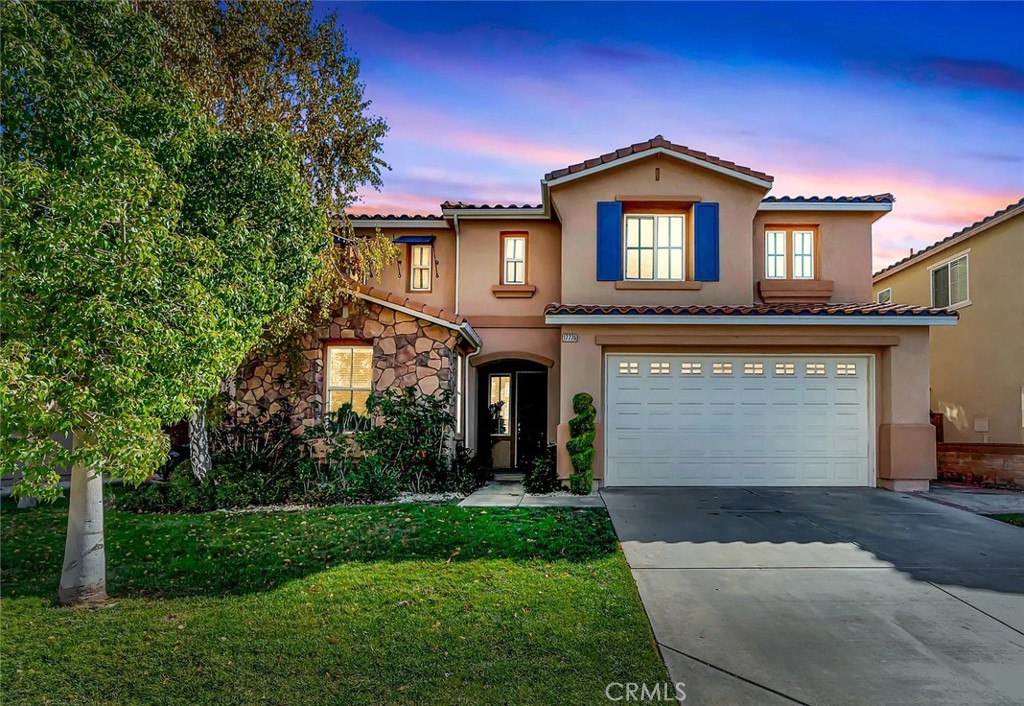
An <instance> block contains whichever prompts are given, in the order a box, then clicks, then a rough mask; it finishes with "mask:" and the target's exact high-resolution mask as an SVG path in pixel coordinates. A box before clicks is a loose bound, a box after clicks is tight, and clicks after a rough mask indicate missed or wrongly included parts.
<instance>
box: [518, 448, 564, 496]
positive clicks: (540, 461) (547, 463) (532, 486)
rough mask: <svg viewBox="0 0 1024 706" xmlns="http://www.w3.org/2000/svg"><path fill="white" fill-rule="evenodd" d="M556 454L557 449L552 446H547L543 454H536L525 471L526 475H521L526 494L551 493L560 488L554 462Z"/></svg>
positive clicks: (560, 482) (560, 483) (560, 484)
mask: <svg viewBox="0 0 1024 706" xmlns="http://www.w3.org/2000/svg"><path fill="white" fill-rule="evenodd" d="M556 453H557V447H556V446H555V445H554V444H548V445H547V448H546V449H545V450H544V453H541V454H537V457H536V458H535V459H534V460H533V465H531V466H530V467H529V468H527V469H526V473H525V474H524V475H523V487H524V488H525V489H526V492H527V493H534V494H539V493H553V492H554V491H556V490H559V489H560V488H561V487H562V481H561V480H559V478H558V469H557V466H556V462H555V454H556Z"/></svg>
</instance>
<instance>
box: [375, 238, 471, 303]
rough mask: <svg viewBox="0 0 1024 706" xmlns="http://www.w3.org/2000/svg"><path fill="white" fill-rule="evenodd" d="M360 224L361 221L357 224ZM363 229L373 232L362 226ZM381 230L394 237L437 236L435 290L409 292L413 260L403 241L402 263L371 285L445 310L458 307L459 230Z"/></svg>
mask: <svg viewBox="0 0 1024 706" xmlns="http://www.w3.org/2000/svg"><path fill="white" fill-rule="evenodd" d="M357 225H358V224H357ZM359 230H360V231H361V232H370V231H368V230H367V229H359ZM381 233H383V234H384V235H386V236H387V237H388V238H391V239H394V238H398V237H400V236H403V235H432V236H434V238H435V239H434V259H435V260H436V261H437V266H436V267H435V269H434V277H433V279H432V286H431V291H429V292H423V291H419V292H410V291H409V259H408V255H407V250H406V246H405V245H403V244H399V245H398V248H399V260H400V261H399V262H397V263H393V264H391V265H389V266H388V267H387V268H385V269H384V271H383V272H380V273H378V274H377V277H374V278H372V279H371V280H370V282H369V284H372V285H373V286H375V287H380V288H381V289H386V290H387V291H389V292H395V293H399V294H404V295H406V296H408V297H410V298H412V299H415V300H416V301H419V302H423V303H424V304H430V305H431V306H436V307H438V308H440V309H444V310H445V311H454V309H455V233H454V232H453V231H452V230H450V229H447V228H441V227H438V228H391V227H388V228H381Z"/></svg>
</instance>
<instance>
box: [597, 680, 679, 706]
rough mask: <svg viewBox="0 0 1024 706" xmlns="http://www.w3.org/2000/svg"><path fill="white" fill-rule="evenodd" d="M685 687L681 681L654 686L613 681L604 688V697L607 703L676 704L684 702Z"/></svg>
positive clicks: (660, 683) (659, 683)
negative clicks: (659, 702)
mask: <svg viewBox="0 0 1024 706" xmlns="http://www.w3.org/2000/svg"><path fill="white" fill-rule="evenodd" d="M685 687H686V684H684V683H683V682H681V681H680V682H676V683H675V684H673V683H672V682H667V681H666V682H658V683H655V684H646V683H637V682H626V683H622V682H617V681H613V682H612V683H611V684H609V685H608V686H606V687H605V688H604V695H605V698H607V699H608V700H609V701H640V702H643V703H654V702H657V701H667V702H678V701H685V700H686V692H685V691H684V689H685Z"/></svg>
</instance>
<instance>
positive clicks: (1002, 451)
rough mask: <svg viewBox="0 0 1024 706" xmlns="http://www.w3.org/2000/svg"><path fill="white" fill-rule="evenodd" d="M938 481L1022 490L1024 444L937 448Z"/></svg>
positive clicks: (950, 444) (976, 444) (940, 445)
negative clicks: (1013, 487)
mask: <svg viewBox="0 0 1024 706" xmlns="http://www.w3.org/2000/svg"><path fill="white" fill-rule="evenodd" d="M938 462H939V480H947V481H954V482H958V483H983V484H985V485H1012V486H1016V487H1019V488H1024V444H982V443H974V444H972V443H954V442H948V443H942V444H938Z"/></svg>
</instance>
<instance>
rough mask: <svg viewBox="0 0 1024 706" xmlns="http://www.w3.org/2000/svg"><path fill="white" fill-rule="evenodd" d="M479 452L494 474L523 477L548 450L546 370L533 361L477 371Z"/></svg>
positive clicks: (496, 363) (493, 365) (485, 366)
mask: <svg viewBox="0 0 1024 706" xmlns="http://www.w3.org/2000/svg"><path fill="white" fill-rule="evenodd" d="M477 376H478V377H477V391H478V394H477V410H476V414H477V426H476V429H477V439H476V441H477V444H476V448H477V449H481V450H484V449H490V454H491V463H492V466H493V468H494V469H495V471H504V472H513V473H522V472H523V471H524V470H525V469H526V468H528V467H529V466H530V465H531V464H532V463H533V460H534V459H535V458H536V457H537V455H538V454H540V453H542V452H543V451H544V447H545V446H546V444H547V428H548V368H547V366H545V365H543V364H542V363H538V362H535V361H532V360H518V359H512V360H508V359H506V360H497V361H492V362H488V363H485V364H483V365H480V366H478V367H477Z"/></svg>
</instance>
